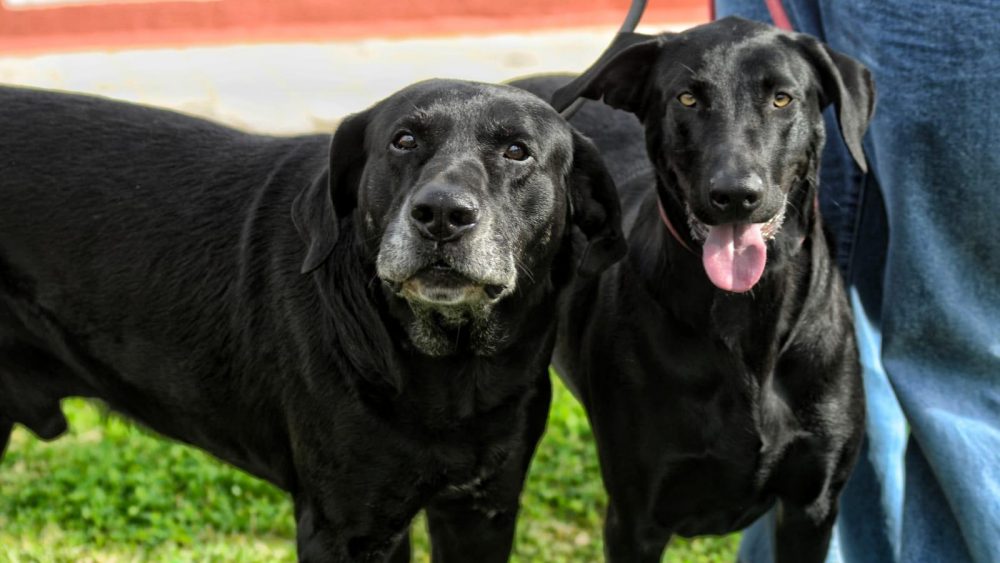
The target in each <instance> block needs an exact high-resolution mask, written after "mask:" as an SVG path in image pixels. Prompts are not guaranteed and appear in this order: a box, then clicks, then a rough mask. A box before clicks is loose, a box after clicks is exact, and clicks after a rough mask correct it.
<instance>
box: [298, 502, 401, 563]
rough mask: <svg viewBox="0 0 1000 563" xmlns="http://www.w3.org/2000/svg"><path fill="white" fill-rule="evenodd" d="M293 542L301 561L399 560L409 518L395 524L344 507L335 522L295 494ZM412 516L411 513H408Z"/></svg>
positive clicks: (398, 562) (364, 562)
mask: <svg viewBox="0 0 1000 563" xmlns="http://www.w3.org/2000/svg"><path fill="white" fill-rule="evenodd" d="M295 516H296V543H297V551H298V560H299V561H300V562H301V563H385V562H386V561H389V562H391V563H402V562H404V561H409V543H410V542H409V534H408V532H409V519H405V523H403V524H401V525H400V526H398V527H397V528H390V527H389V525H388V522H389V521H396V520H400V519H399V518H394V517H388V518H384V519H383V518H379V519H378V520H384V521H378V522H376V520H375V519H373V515H372V514H360V513H358V512H356V511H355V512H351V509H350V508H348V507H345V510H344V511H343V512H341V513H338V515H337V516H338V522H336V523H335V522H332V521H331V520H330V519H329V518H327V517H326V516H325V515H324V512H323V510H321V509H320V507H319V505H318V504H317V503H314V502H312V501H311V500H310V499H308V498H307V497H305V496H304V495H296V498H295ZM411 516H412V515H411Z"/></svg>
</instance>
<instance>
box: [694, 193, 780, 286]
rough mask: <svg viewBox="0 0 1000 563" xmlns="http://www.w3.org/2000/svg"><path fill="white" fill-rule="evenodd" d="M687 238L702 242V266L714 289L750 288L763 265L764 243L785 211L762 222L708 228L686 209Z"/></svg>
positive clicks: (773, 235)
mask: <svg viewBox="0 0 1000 563" xmlns="http://www.w3.org/2000/svg"><path fill="white" fill-rule="evenodd" d="M687 220H688V226H689V227H690V229H691V236H692V237H693V238H694V239H695V240H696V241H699V242H701V243H702V255H701V260H702V266H703V267H704V268H705V273H706V274H707V275H708V279H709V280H710V281H711V282H712V283H713V284H715V286H716V287H718V288H719V289H722V290H724V291H730V292H733V293H745V292H747V291H750V290H751V289H753V287H754V286H755V285H757V282H759V281H760V278H761V276H762V275H763V274H764V267H765V266H766V265H767V241H769V240H771V239H773V238H774V237H775V236H776V235H777V234H778V231H779V230H781V224H782V223H783V222H784V220H785V208H784V206H782V207H781V211H779V212H778V213H777V214H776V215H774V216H773V217H771V218H770V219H768V220H767V221H766V222H763V223H724V224H721V225H708V224H706V223H703V222H701V221H699V220H698V219H697V218H696V217H695V215H694V213H692V211H691V209H690V208H688V209H687Z"/></svg>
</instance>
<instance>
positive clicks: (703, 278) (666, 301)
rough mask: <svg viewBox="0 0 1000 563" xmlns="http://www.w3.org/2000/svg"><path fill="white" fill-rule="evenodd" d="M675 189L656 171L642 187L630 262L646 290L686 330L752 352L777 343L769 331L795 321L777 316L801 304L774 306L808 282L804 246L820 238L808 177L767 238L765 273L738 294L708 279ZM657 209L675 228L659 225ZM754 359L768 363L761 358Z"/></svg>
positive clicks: (737, 350) (784, 328)
mask: <svg viewBox="0 0 1000 563" xmlns="http://www.w3.org/2000/svg"><path fill="white" fill-rule="evenodd" d="M677 193H679V188H678V187H677V186H676V185H673V184H671V183H670V180H669V179H668V178H662V177H659V175H658V178H657V186H656V190H649V191H648V193H647V195H646V196H645V198H644V199H643V201H642V202H641V204H640V205H639V209H638V215H637V218H636V220H635V224H634V225H633V227H632V229H631V231H630V232H629V233H628V245H629V256H630V258H629V260H630V264H631V265H632V267H634V268H635V269H636V270H638V274H639V276H640V277H641V279H642V282H643V285H644V286H645V289H646V291H647V292H648V293H649V295H650V296H651V297H652V298H653V299H654V300H655V301H657V302H658V303H659V304H660V305H661V306H662V307H663V308H664V310H665V311H666V312H667V313H668V314H669V315H670V316H671V317H672V318H673V319H674V321H675V322H676V323H679V324H681V325H684V326H687V327H689V328H690V329H691V331H692V333H693V334H712V335H714V336H716V337H718V338H720V339H721V340H722V341H723V342H724V343H725V344H726V346H727V347H729V348H730V349H731V350H732V351H733V352H734V353H737V354H739V355H741V356H746V355H747V354H751V353H753V354H757V353H759V352H750V350H753V349H756V350H760V351H761V352H763V351H764V350H767V349H768V346H766V345H765V346H756V344H755V343H757V342H760V343H773V342H779V341H781V338H776V337H775V336H780V335H781V334H783V333H787V332H789V330H790V327H791V325H792V324H793V323H794V320H793V319H779V318H776V315H778V314H779V313H778V311H789V310H792V311H797V310H799V309H800V307H791V308H789V307H779V306H777V305H778V303H779V302H782V301H785V300H795V299H801V298H800V296H799V295H798V294H799V293H800V288H802V287H805V286H807V285H808V283H809V276H810V264H809V255H810V252H809V250H810V248H811V245H812V244H814V243H815V242H816V241H817V240H819V241H820V242H822V238H821V237H822V235H821V234H820V232H819V230H820V229H819V225H818V218H817V216H816V214H815V210H814V207H813V204H812V203H811V202H812V201H813V199H814V198H815V194H816V189H815V182H814V181H810V180H808V179H807V180H803V181H801V182H800V185H797V186H795V187H794V188H793V189H792V191H791V201H790V202H789V204H788V205H789V208H788V211H787V213H788V216H787V220H786V222H785V224H784V226H783V227H782V229H781V230H780V231H779V232H778V233H777V235H776V236H775V237H774V238H773V239H772V240H770V241H768V242H767V246H768V260H767V264H766V266H765V269H764V274H763V275H762V276H761V279H760V281H759V282H758V284H757V285H756V286H755V287H754V289H753V290H751V291H749V292H747V293H741V294H740V293H730V292H726V291H723V290H721V289H719V288H717V287H715V286H714V285H713V284H712V283H711V281H710V280H709V279H708V276H707V275H706V274H705V271H704V267H703V265H702V257H701V247H702V245H701V243H700V242H698V241H696V240H695V239H694V238H693V237H692V236H691V232H690V229H689V227H688V224H687V220H686V212H685V210H684V208H683V206H682V204H681V203H680V201H679V199H678V198H677V197H675V196H673V194H677ZM807 202H809V203H807ZM661 208H662V214H663V215H664V216H665V217H666V220H667V221H669V222H670V224H671V225H672V226H673V227H674V230H675V231H676V234H675V233H672V232H671V230H670V229H669V228H668V227H667V225H666V224H665V221H664V219H663V217H661ZM651 257H652V258H651ZM774 331H777V332H778V334H777V335H775V334H774ZM764 355H765V356H766V355H768V354H764ZM760 361H761V362H765V363H767V362H768V360H767V359H765V358H763V357H762V358H760Z"/></svg>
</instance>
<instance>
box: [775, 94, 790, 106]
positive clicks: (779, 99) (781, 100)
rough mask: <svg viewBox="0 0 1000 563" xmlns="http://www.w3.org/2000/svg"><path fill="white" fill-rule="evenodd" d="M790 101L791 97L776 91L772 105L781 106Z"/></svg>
mask: <svg viewBox="0 0 1000 563" xmlns="http://www.w3.org/2000/svg"><path fill="white" fill-rule="evenodd" d="M790 103H792V97H791V96H789V95H788V94H786V93H784V92H778V93H777V94H775V95H774V107H776V108H783V107H785V106H787V105H788V104H790Z"/></svg>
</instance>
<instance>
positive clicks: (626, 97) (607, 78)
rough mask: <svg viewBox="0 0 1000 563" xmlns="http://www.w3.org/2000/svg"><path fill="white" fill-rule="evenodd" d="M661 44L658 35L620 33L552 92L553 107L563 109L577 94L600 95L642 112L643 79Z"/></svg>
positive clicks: (607, 100)
mask: <svg viewBox="0 0 1000 563" xmlns="http://www.w3.org/2000/svg"><path fill="white" fill-rule="evenodd" d="M661 44H662V38H661V37H657V36H652V35H642V34H641V33H631V32H621V33H619V34H618V35H617V36H616V37H615V39H614V41H612V42H611V45H609V46H608V48H607V49H606V50H605V51H604V53H602V54H601V56H600V58H598V59H597V61H596V62H595V63H594V64H592V65H591V66H590V68H588V69H587V70H586V71H584V72H583V74H581V75H580V76H578V77H576V79H574V80H573V81H572V82H570V83H569V84H567V85H565V86H563V87H562V88H560V89H558V90H556V91H555V93H554V94H552V107H554V108H555V109H556V111H563V110H564V109H566V108H567V107H569V105H570V104H572V103H573V102H574V101H575V100H576V99H577V98H581V97H582V98H589V99H591V100H599V99H601V98H602V97H603V98H604V102H605V103H607V104H608V105H610V106H612V107H615V108H618V109H623V110H625V111H630V112H632V113H635V114H637V115H641V113H642V111H643V107H644V105H645V104H644V97H645V95H646V94H645V92H646V79H647V77H648V75H649V72H650V67H651V66H652V64H653V62H654V61H655V60H656V57H657V55H659V52H660V47H661Z"/></svg>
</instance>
